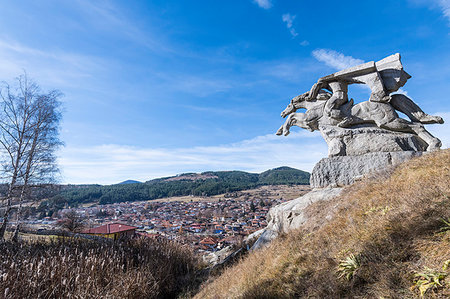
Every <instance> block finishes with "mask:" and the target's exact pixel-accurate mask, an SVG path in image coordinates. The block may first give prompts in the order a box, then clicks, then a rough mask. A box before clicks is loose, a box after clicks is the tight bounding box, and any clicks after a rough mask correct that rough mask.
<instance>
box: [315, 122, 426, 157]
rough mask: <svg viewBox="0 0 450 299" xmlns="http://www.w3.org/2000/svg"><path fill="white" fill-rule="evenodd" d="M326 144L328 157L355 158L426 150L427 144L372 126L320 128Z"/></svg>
mask: <svg viewBox="0 0 450 299" xmlns="http://www.w3.org/2000/svg"><path fill="white" fill-rule="evenodd" d="M320 132H321V133H322V136H323V138H324V139H325V141H326V142H327V144H328V156H329V157H333V156H356V155H363V154H367V153H374V152H400V151H414V152H423V151H426V150H427V146H428V145H427V144H426V143H425V141H423V140H422V139H421V138H419V137H418V136H417V135H414V134H408V133H402V132H393V131H388V130H385V129H381V128H378V127H376V126H374V125H361V126H354V127H352V128H351V129H346V128H339V127H336V126H322V127H321V128H320Z"/></svg>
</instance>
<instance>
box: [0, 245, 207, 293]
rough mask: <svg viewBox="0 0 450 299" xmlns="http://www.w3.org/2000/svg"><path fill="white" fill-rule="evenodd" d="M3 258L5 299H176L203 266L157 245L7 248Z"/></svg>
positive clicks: (0, 271)
mask: <svg viewBox="0 0 450 299" xmlns="http://www.w3.org/2000/svg"><path fill="white" fill-rule="evenodd" d="M0 254H1V257H2V258H1V261H0V298H174V297H176V296H177V295H179V294H180V293H182V292H184V291H186V290H187V288H190V287H191V286H192V285H195V279H196V277H195V273H196V271H197V270H198V269H197V268H198V265H199V264H198V261H197V259H196V258H195V257H194V255H193V253H192V251H190V250H189V249H187V248H185V247H182V246H180V245H178V244H175V243H172V242H170V241H167V240H153V239H137V240H128V241H120V242H112V241H110V240H95V241H94V240H92V241H89V240H81V239H64V240H59V241H51V242H49V241H34V242H31V243H26V242H24V243H11V242H5V243H2V244H0ZM3 296H4V297H3Z"/></svg>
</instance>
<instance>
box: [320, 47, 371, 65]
mask: <svg viewBox="0 0 450 299" xmlns="http://www.w3.org/2000/svg"><path fill="white" fill-rule="evenodd" d="M312 54H313V56H314V58H316V59H317V60H319V61H321V62H324V63H325V64H326V65H328V66H330V67H332V68H334V69H337V70H342V69H346V68H349V67H352V66H355V65H358V64H361V63H364V61H363V60H361V59H357V58H353V57H352V56H345V55H344V54H342V53H339V52H337V51H334V50H329V49H316V50H314V51H313V52H312Z"/></svg>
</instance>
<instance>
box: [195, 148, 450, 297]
mask: <svg viewBox="0 0 450 299" xmlns="http://www.w3.org/2000/svg"><path fill="white" fill-rule="evenodd" d="M307 212H308V213H309V214H310V215H312V216H313V217H312V218H311V219H310V221H309V223H307V225H305V227H303V228H301V229H300V230H297V231H294V232H292V233H290V234H288V235H285V236H283V237H281V238H279V239H277V240H276V241H274V242H273V243H272V244H271V245H270V246H269V247H267V248H265V249H263V250H261V251H258V252H255V253H253V254H250V255H249V256H247V257H246V258H244V259H243V260H242V261H240V262H239V263H238V264H237V265H235V266H233V267H231V268H229V269H227V270H225V272H224V273H223V274H222V275H221V276H219V277H218V278H216V279H215V280H214V281H211V282H209V283H207V284H205V285H204V286H203V288H202V291H201V292H200V293H199V294H197V298H291V297H308V298H309V297H313V298H355V297H357V298H416V297H419V290H418V289H417V288H414V287H412V286H413V285H414V280H415V279H416V278H415V276H414V274H415V273H417V272H421V271H423V270H424V268H425V267H428V268H431V269H433V270H436V271H438V270H440V271H442V266H443V264H444V262H445V261H447V260H449V259H450V231H447V232H444V233H437V232H439V230H440V228H442V226H443V223H442V222H441V221H440V219H441V218H446V219H448V217H450V150H443V151H440V152H437V153H433V154H428V155H425V156H423V157H421V158H418V159H414V160H412V161H409V162H408V163H405V164H403V165H401V166H399V167H398V168H397V169H396V170H394V171H393V172H392V173H385V174H382V175H381V174H380V175H378V176H377V177H374V178H371V179H368V180H365V181H362V182H358V183H356V184H354V185H353V186H351V187H349V188H347V190H346V192H344V195H343V196H341V197H340V198H337V199H334V200H332V201H328V202H318V203H315V204H313V205H311V206H310V207H309V208H308V211H307ZM330 215H331V219H330V218H329V217H328V219H330V220H328V221H327V220H325V219H326V217H327V216H330ZM351 254H354V255H356V256H359V257H360V259H361V265H360V267H358V269H357V270H356V272H355V275H354V277H353V278H352V279H350V280H346V279H345V278H339V275H338V274H337V272H336V270H337V268H338V265H339V262H340V261H342V260H343V259H345V258H346V257H349V256H350V255H351ZM447 273H448V270H447ZM441 283H442V284H443V287H440V288H438V289H434V290H431V291H428V292H427V293H426V294H425V296H426V297H436V298H449V297H450V286H449V284H450V273H448V276H447V277H446V280H444V282H442V280H441Z"/></svg>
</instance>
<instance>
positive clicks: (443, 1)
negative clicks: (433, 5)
mask: <svg viewBox="0 0 450 299" xmlns="http://www.w3.org/2000/svg"><path fill="white" fill-rule="evenodd" d="M438 5H439V7H440V8H441V11H442V14H443V15H444V16H445V17H446V18H447V19H448V21H449V25H450V1H449V0H439V1H438Z"/></svg>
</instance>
